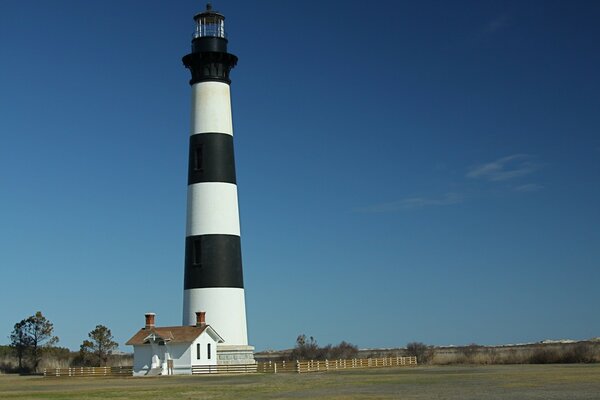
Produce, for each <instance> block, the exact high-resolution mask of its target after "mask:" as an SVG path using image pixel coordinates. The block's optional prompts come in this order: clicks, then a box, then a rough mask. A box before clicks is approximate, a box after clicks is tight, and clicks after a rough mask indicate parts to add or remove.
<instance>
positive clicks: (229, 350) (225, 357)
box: [217, 344, 256, 365]
mask: <svg viewBox="0 0 600 400" xmlns="http://www.w3.org/2000/svg"><path fill="white" fill-rule="evenodd" d="M255 363H256V361H255V360H254V346H236V345H226V344H219V345H217V364H218V365H241V364H245V365H247V364H255Z"/></svg>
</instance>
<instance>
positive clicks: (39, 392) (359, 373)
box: [0, 364, 600, 400]
mask: <svg viewBox="0 0 600 400" xmlns="http://www.w3.org/2000/svg"><path fill="white" fill-rule="evenodd" d="M292 398H295V399H298V398H306V399H313V398H319V399H482V398H483V399H600V364H572V365H501V366H478V367H465V366H460V367H458V366H453V367H417V368H390V369H371V370H355V371H340V372H329V373H314V374H303V375H298V374H277V375H244V376H194V377H191V376H190V377H162V378H161V377H157V378H112V379H101V378H70V379H69V378H58V379H56V378H42V377H19V376H13V375H0V399H81V400H83V399H145V400H146V399H161V400H163V399H182V400H191V399H193V400H200V399H292Z"/></svg>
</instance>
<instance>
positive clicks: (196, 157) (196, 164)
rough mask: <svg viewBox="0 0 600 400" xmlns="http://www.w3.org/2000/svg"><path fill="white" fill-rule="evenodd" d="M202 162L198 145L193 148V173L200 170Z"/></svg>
mask: <svg viewBox="0 0 600 400" xmlns="http://www.w3.org/2000/svg"><path fill="white" fill-rule="evenodd" d="M202 161H203V157H202V145H201V144H200V145H197V146H196V147H195V148H194V154H193V165H194V171H201V170H202Z"/></svg>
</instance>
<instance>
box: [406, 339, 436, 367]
mask: <svg viewBox="0 0 600 400" xmlns="http://www.w3.org/2000/svg"><path fill="white" fill-rule="evenodd" d="M406 354H407V355H409V356H414V357H417V362H418V363H419V364H427V363H428V362H429V361H431V360H432V359H433V355H434V351H433V347H432V346H427V345H426V344H425V343H421V342H410V343H408V344H407V345H406Z"/></svg>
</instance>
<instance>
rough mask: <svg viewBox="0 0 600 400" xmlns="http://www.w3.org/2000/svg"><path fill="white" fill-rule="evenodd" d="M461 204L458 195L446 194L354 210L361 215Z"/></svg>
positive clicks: (406, 199) (461, 198)
mask: <svg viewBox="0 0 600 400" xmlns="http://www.w3.org/2000/svg"><path fill="white" fill-rule="evenodd" d="M462 202H463V197H462V196H461V195H460V194H458V193H453V192H451V193H446V194H445V195H444V196H442V197H437V198H435V197H405V198H402V199H400V200H397V201H393V202H389V203H380V204H374V205H371V206H366V207H360V208H357V209H355V211H356V212H362V213H391V212H397V211H401V210H408V209H415V208H423V207H435V206H448V205H452V204H458V203H462Z"/></svg>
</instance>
